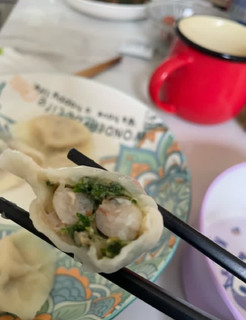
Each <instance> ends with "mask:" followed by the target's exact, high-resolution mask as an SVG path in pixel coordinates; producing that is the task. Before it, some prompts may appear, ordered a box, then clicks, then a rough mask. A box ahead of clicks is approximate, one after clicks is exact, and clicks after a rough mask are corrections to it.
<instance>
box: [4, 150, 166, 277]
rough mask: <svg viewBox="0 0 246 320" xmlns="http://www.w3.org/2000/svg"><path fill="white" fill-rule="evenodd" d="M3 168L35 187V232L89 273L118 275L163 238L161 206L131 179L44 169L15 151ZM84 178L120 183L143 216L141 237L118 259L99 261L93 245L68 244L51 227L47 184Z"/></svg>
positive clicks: (84, 169)
mask: <svg viewBox="0 0 246 320" xmlns="http://www.w3.org/2000/svg"><path fill="white" fill-rule="evenodd" d="M0 167H1V168H2V169H5V170H8V171H10V172H11V173H13V174H15V175H17V176H19V177H21V178H23V179H25V180H26V181H27V182H28V183H29V184H30V185H31V187H32V188H33V191H34V193H35V194H36V196H37V198H36V199H34V200H33V201H32V203H31V205H30V210H29V211H30V218H31V219H32V221H33V224H34V226H35V228H36V229H37V230H39V231H40V232H42V233H43V234H45V235H46V236H47V237H48V238H49V239H50V240H51V241H52V242H53V243H54V244H55V246H56V247H57V248H59V249H60V250H62V251H64V252H69V253H73V254H74V258H75V259H76V260H78V261H80V262H82V263H83V267H84V270H85V271H91V272H104V273H112V272H115V271H117V270H119V269H120V268H122V267H124V266H126V265H128V264H130V263H132V262H134V261H135V260H136V259H137V258H138V257H139V256H140V255H141V254H142V253H144V252H147V251H149V250H150V249H152V248H153V247H154V246H155V245H156V244H157V242H158V240H159V239H160V237H161V234H162V231H163V218H162V216H161V214H160V212H159V211H158V208H157V204H156V202H155V201H154V200H153V199H152V198H151V197H150V196H148V195H146V193H145V192H144V190H143V189H142V188H141V186H140V185H139V184H138V183H137V181H136V180H134V179H132V178H131V177H128V176H125V175H122V174H120V173H115V172H114V173H113V172H108V171H105V170H101V169H97V168H91V167H87V166H76V167H69V168H59V169H43V168H40V167H39V166H38V165H37V164H36V163H35V162H34V161H33V160H32V159H31V158H29V157H28V156H26V155H24V154H22V153H20V152H18V151H12V150H6V151H5V152H4V153H3V154H2V155H1V157H0ZM84 176H87V177H94V178H100V179H102V180H103V179H104V180H105V179H107V180H110V181H112V182H118V183H120V184H121V185H122V186H123V187H124V188H125V189H126V190H127V191H128V192H129V193H130V194H131V195H132V196H133V197H134V199H135V200H136V201H137V203H138V206H139V208H141V211H142V212H143V221H142V224H141V234H140V235H139V236H138V238H137V239H135V240H133V241H131V242H130V243H129V244H127V245H126V246H124V247H123V248H122V249H121V251H120V253H119V254H118V255H116V256H115V257H114V258H108V257H103V258H100V259H99V258H98V257H97V252H96V248H95V247H94V246H93V245H91V246H90V247H89V248H87V247H77V246H76V245H73V244H69V243H67V242H66V241H64V240H63V239H61V237H59V236H58V235H57V233H56V232H55V231H54V230H53V229H52V228H50V225H49V224H48V223H47V220H48V219H47V213H46V209H45V208H48V207H49V206H50V205H51V199H52V193H51V188H49V187H48V186H47V183H46V182H47V180H48V181H50V183H53V184H56V183H59V184H69V185H74V184H76V183H78V182H79V181H80V179H81V178H82V177H84Z"/></svg>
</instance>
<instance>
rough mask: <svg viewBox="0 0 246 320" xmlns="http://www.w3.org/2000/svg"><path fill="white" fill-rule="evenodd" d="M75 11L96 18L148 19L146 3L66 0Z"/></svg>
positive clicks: (119, 19)
mask: <svg viewBox="0 0 246 320" xmlns="http://www.w3.org/2000/svg"><path fill="white" fill-rule="evenodd" d="M66 2H67V3H68V5H70V6H71V7H72V8H73V9H75V10H77V11H79V12H81V13H84V14H86V15H89V16H92V17H94V18H100V19H106V20H114V21H134V20H141V19H145V18H146V5H147V4H146V3H140V4H127V3H114V2H106V1H100V0H66Z"/></svg>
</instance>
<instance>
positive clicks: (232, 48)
mask: <svg viewBox="0 0 246 320" xmlns="http://www.w3.org/2000/svg"><path fill="white" fill-rule="evenodd" d="M177 31H178V33H179V35H181V37H184V38H185V39H186V40H188V42H190V44H194V45H195V46H198V47H200V48H201V49H202V48H203V49H205V50H209V51H211V52H214V53H217V54H218V55H219V54H222V55H224V57H227V58H230V57H231V56H232V57H235V58H237V57H238V58H242V59H243V60H244V59H245V61H246V27H245V26H244V25H242V24H240V23H238V22H235V21H232V20H229V19H225V18H220V17H215V16H205V15H204V16H202V15H194V16H191V17H188V18H183V19H181V20H179V21H178V24H177Z"/></svg>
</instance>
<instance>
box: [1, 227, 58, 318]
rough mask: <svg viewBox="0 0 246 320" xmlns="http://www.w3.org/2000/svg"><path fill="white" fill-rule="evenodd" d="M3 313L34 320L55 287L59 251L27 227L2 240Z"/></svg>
mask: <svg viewBox="0 0 246 320" xmlns="http://www.w3.org/2000/svg"><path fill="white" fill-rule="evenodd" d="M0 252H1V259H0V312H1V311H2V312H9V313H13V314H15V315H17V316H18V317H20V318H21V319H22V320H31V319H33V318H34V316H35V315H36V313H37V312H38V311H39V310H40V308H41V307H42V305H43V304H44V302H45V300H46V299H47V298H48V295H49V292H50V290H51V289H52V286H53V280H54V275H55V260H56V259H55V250H53V249H51V248H49V246H48V245H47V244H45V243H44V241H42V240H40V239H39V238H37V237H36V236H34V235H32V234H31V233H30V232H27V231H25V230H20V231H17V232H15V233H13V234H11V235H9V236H6V237H4V238H3V239H1V240H0Z"/></svg>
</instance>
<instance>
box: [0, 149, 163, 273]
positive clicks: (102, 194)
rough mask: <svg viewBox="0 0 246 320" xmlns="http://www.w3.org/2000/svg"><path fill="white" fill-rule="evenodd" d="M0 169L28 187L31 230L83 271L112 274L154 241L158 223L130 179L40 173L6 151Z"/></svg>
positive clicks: (78, 171)
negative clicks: (32, 196)
mask: <svg viewBox="0 0 246 320" xmlns="http://www.w3.org/2000/svg"><path fill="white" fill-rule="evenodd" d="M0 167H1V168H2V169H6V170H8V171H10V172H12V173H13V174H16V175H17V176H19V177H21V178H24V179H25V180H26V181H27V182H28V183H29V184H30V185H31V187H32V188H33V190H34V192H35V194H36V196H37V198H36V199H35V200H33V202H32V203H31V206H30V217H31V219H32V221H33V223H34V226H35V228H36V229H37V230H39V231H40V232H42V233H44V234H45V235H46V236H47V237H48V238H49V239H50V240H51V241H52V242H53V243H54V244H55V245H56V246H57V247H58V248H60V249H61V250H62V251H64V252H72V253H73V254H74V256H75V258H76V259H77V260H79V261H80V262H82V263H83V265H84V267H85V269H86V270H88V271H94V272H105V273H111V272H114V271H116V270H118V269H120V268H122V267H123V266H126V265H128V264H130V263H132V262H133V261H134V260H135V259H136V258H137V257H138V256H139V255H141V254H142V253H143V252H146V251H148V250H150V249H152V248H153V247H154V245H155V244H156V243H157V242H158V240H159V239H160V236H161V233H162V230H163V220H162V216H161V214H160V212H159V211H158V209H157V205H156V203H155V201H154V200H153V199H152V198H151V197H149V196H147V195H146V194H145V192H144V190H143V189H142V188H141V187H140V186H139V184H138V183H137V182H136V181H135V180H133V179H132V178H130V177H127V176H124V175H122V174H119V173H110V172H107V171H104V170H100V169H96V168H90V167H86V166H78V167H72V168H60V169H43V168H41V167H39V166H38V165H37V164H36V163H35V162H34V161H33V160H32V159H31V158H29V157H27V156H25V155H23V154H21V153H20V152H17V151H11V150H6V151H5V152H4V153H3V154H2V156H1V157H0Z"/></svg>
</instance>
